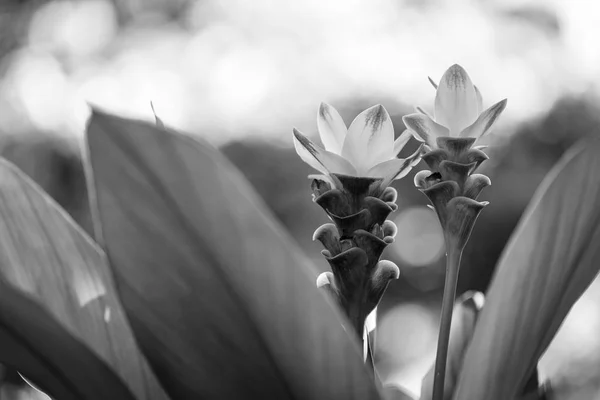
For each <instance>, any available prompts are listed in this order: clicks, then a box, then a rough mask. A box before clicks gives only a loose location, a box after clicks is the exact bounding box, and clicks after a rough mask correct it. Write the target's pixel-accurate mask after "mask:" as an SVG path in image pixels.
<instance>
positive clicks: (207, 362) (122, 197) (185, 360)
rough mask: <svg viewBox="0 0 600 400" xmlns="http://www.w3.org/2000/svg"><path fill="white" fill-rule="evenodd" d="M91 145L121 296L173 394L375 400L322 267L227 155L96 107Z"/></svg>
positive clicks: (185, 396) (142, 342)
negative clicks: (325, 289) (319, 284)
mask: <svg viewBox="0 0 600 400" xmlns="http://www.w3.org/2000/svg"><path fill="white" fill-rule="evenodd" d="M88 142H89V150H90V160H91V167H92V171H93V178H94V182H95V188H96V197H97V205H98V210H99V219H100V221H101V223H102V237H103V241H104V243H105V246H106V249H107V254H108V256H109V259H110V263H111V265H112V267H113V270H114V272H115V275H116V279H117V283H118V285H117V286H118V288H119V292H120V295H121V299H122V300H123V305H124V307H125V309H126V310H127V313H128V316H129V318H130V320H131V322H132V326H133V328H134V331H135V334H136V336H137V338H138V341H139V343H140V345H141V346H142V348H143V351H144V353H145V354H146V355H147V357H148V359H149V360H150V362H151V364H152V366H153V368H154V369H155V371H156V372H157V376H158V377H159V379H160V380H161V382H162V383H163V386H164V387H165V389H166V390H167V391H168V392H169V393H170V394H171V395H172V397H173V398H176V399H194V398H205V399H236V398H256V399H267V398H269V399H271V398H272V399H292V398H293V399H328V400H332V399H375V398H378V394H377V390H376V388H375V386H374V384H373V382H372V378H370V377H369V376H368V374H367V370H366V368H365V366H364V365H363V364H362V360H361V352H360V348H359V346H358V338H357V337H355V336H351V335H352V333H349V332H344V330H343V329H342V327H341V324H342V323H343V322H344V320H343V319H342V317H341V315H340V314H339V312H338V310H337V309H335V308H334V307H333V306H332V305H331V303H330V302H329V300H328V299H326V298H325V296H324V294H323V293H322V292H321V291H319V290H318V289H317V288H316V285H315V280H316V276H317V274H316V271H314V270H313V269H312V268H311V266H310V264H309V261H308V260H307V259H306V258H305V257H304V256H303V255H302V253H301V252H300V250H299V249H298V248H297V247H296V246H295V245H294V244H293V243H292V242H291V240H290V238H289V237H288V235H287V234H286V233H285V232H284V230H283V229H282V228H281V226H280V225H279V224H277V223H276V222H275V221H274V219H273V217H272V215H271V214H270V213H269V212H268V211H267V210H266V207H265V206H264V204H263V203H262V201H261V200H260V199H259V198H258V196H257V195H256V193H255V192H254V191H253V190H252V189H251V188H250V186H249V184H248V183H247V182H246V181H245V180H244V179H243V178H242V176H241V174H240V173H239V172H238V171H237V170H235V169H234V167H232V166H231V164H230V163H229V162H227V161H226V160H225V159H224V157H222V156H221V155H220V154H219V153H218V152H217V151H216V150H214V149H213V148H211V147H210V146H208V145H207V144H205V143H204V142H201V141H197V140H194V139H191V138H189V137H186V136H183V135H180V134H178V133H174V132H167V131H165V130H163V129H160V128H157V127H155V126H152V125H149V124H144V123H141V122H135V121H131V120H125V119H120V118H116V117H112V116H109V115H106V114H102V113H99V112H94V113H93V115H92V118H91V121H90V123H89V127H88ZM272 187H273V190H277V182H273V186H272Z"/></svg>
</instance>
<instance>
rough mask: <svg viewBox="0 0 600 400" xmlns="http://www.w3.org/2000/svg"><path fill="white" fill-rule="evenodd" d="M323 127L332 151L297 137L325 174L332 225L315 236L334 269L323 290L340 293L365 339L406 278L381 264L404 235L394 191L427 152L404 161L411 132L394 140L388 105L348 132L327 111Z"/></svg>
mask: <svg viewBox="0 0 600 400" xmlns="http://www.w3.org/2000/svg"><path fill="white" fill-rule="evenodd" d="M317 121H318V128H319V133H320V136H321V140H322V142H323V143H324V145H325V149H322V148H320V147H318V146H317V145H315V144H314V143H312V142H311V141H310V140H309V139H308V138H306V137H305V136H304V135H302V133H300V132H299V131H298V130H294V144H295V147H296V151H297V152H298V154H299V155H300V157H301V158H302V159H303V160H304V161H305V162H306V163H308V164H309V165H311V166H312V167H314V168H315V169H317V170H318V171H320V172H321V173H322V175H311V176H310V177H311V178H313V183H312V188H313V198H314V201H315V202H316V203H317V204H318V205H320V206H321V207H322V208H323V209H324V210H325V212H326V213H327V215H328V216H329V218H330V219H331V220H332V223H328V224H325V225H323V226H321V227H319V228H318V229H317V230H316V232H315V234H314V240H319V241H320V242H321V243H322V244H323V246H324V247H325V250H323V255H324V256H325V258H326V259H327V261H328V262H329V264H330V266H331V270H332V272H325V273H323V274H322V275H321V276H319V278H318V279H317V285H318V286H319V287H323V288H326V289H328V290H329V291H330V292H331V293H332V294H333V296H334V297H335V298H336V299H337V301H338V302H339V304H340V306H341V308H342V309H343V310H344V311H345V312H346V315H347V316H348V318H349V319H350V322H351V323H352V325H353V327H354V329H355V330H356V332H357V334H359V336H361V337H362V332H363V328H364V322H365V319H366V317H367V315H368V314H370V313H371V312H372V311H373V309H374V308H375V307H376V306H377V304H378V303H379V300H380V299H381V296H382V295H383V292H384V291H385V289H386V287H387V285H388V283H389V281H390V279H394V278H397V277H398V274H399V270H398V267H397V266H396V265H395V264H394V263H392V262H390V261H379V259H380V257H381V254H382V252H383V250H384V248H385V247H386V246H387V245H388V244H389V243H392V242H393V240H394V236H395V234H396V225H395V224H394V223H393V222H392V221H388V220H386V219H387V217H388V215H389V214H390V213H391V212H392V211H394V210H396V209H397V206H396V204H395V201H396V197H397V192H396V190H395V189H394V188H392V187H389V184H390V183H391V182H392V181H393V180H394V179H399V178H402V177H404V176H405V175H406V174H407V173H408V172H409V171H410V170H411V168H412V167H413V166H414V165H416V164H417V163H418V162H419V161H420V150H418V151H417V152H415V153H414V154H413V155H411V156H410V157H408V158H407V159H402V158H397V155H398V153H399V152H400V151H401V150H402V148H403V147H404V145H405V144H406V143H407V141H408V140H409V139H410V137H411V133H410V132H409V131H405V132H404V133H403V134H402V135H400V137H399V138H398V139H396V140H395V141H394V128H393V125H392V121H391V119H390V116H389V114H388V113H387V111H386V110H385V108H383V107H382V106H380V105H378V106H374V107H371V108H369V109H367V110H365V111H364V112H362V113H361V114H359V115H358V116H357V117H356V118H355V120H354V121H353V122H352V124H351V125H350V127H349V128H348V129H347V128H346V125H345V124H344V121H343V120H342V118H341V116H340V115H339V114H338V112H337V111H336V110H335V109H334V108H333V107H331V106H329V105H327V104H321V107H320V108H319V112H318V119H317Z"/></svg>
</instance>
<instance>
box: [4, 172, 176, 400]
mask: <svg viewBox="0 0 600 400" xmlns="http://www.w3.org/2000/svg"><path fill="white" fill-rule="evenodd" d="M0 276H1V279H2V280H3V281H5V282H6V283H7V284H9V285H13V286H15V287H16V288H18V289H19V290H20V291H23V292H26V293H27V294H29V295H30V296H32V297H33V298H34V299H36V300H37V301H39V302H40V303H42V304H43V305H44V307H45V308H46V309H47V310H48V312H49V314H50V315H51V316H52V317H54V318H55V319H56V320H57V321H58V322H60V323H61V324H62V325H63V326H64V327H65V329H66V330H67V331H68V332H70V334H71V335H73V336H74V337H75V338H78V339H79V340H81V341H82V342H83V343H85V344H87V345H88V346H89V348H91V349H92V350H93V351H94V353H95V354H97V355H98V356H99V357H100V358H101V359H102V360H103V361H104V362H106V363H107V364H108V365H110V366H111V367H112V368H113V369H114V370H115V372H116V373H117V374H118V375H119V376H120V377H121V378H122V379H123V381H125V382H126V383H127V385H128V386H129V387H130V389H131V391H132V392H133V393H134V394H135V395H136V397H137V398H139V399H152V400H162V399H166V395H165V394H164V392H163V391H162V389H161V388H160V386H159V384H158V382H157V381H156V379H155V378H154V377H153V376H152V373H151V371H150V369H149V367H148V365H147V362H146V361H145V359H144V358H143V356H142V355H141V353H140V352H139V349H138V348H137V345H136V343H135V340H134V337H133V334H132V332H131V328H130V327H129V325H128V323H127V321H126V319H125V315H124V313H123V310H122V308H121V305H120V304H119V301H118V300H117V298H116V296H115V290H114V288H113V284H112V278H111V276H110V270H109V268H108V265H107V263H106V257H105V256H104V254H103V253H102V252H101V251H100V250H99V249H98V247H97V246H96V245H95V244H94V243H93V242H92V241H91V240H90V239H89V237H87V236H86V234H85V233H84V232H83V231H82V230H81V229H80V228H79V227H78V226H77V225H76V224H75V223H74V222H73V221H72V220H71V219H70V217H69V216H68V215H67V214H66V213H65V212H64V211H63V210H62V209H60V208H59V207H58V206H57V205H56V203H55V202H54V201H53V200H52V199H50V197H49V196H47V195H46V194H45V193H43V192H42V191H41V189H39V187H38V186H37V185H36V184H35V183H33V182H32V181H31V180H30V179H29V178H27V177H26V176H25V175H24V174H23V173H22V172H21V171H19V170H18V169H17V168H15V167H14V166H12V164H10V163H8V162H7V161H4V160H2V161H0ZM12 306H13V307H15V310H16V311H18V310H19V307H20V305H19V304H18V303H16V304H14V305H12ZM32 327H33V325H32ZM27 334H32V335H33V334H34V333H33V332H27ZM37 335H38V340H40V341H44V340H46V338H45V336H44V335H45V333H44V332H37ZM59 350H60V349H59ZM65 351H66V350H65ZM0 358H1V355H0ZM0 361H1V360H0Z"/></svg>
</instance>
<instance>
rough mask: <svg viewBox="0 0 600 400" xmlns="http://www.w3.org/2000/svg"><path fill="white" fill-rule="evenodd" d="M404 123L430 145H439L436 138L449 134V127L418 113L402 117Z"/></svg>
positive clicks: (416, 135)
mask: <svg viewBox="0 0 600 400" xmlns="http://www.w3.org/2000/svg"><path fill="white" fill-rule="evenodd" d="M402 120H403V121H404V125H406V127H407V128H408V129H409V130H410V131H411V132H412V133H413V135H414V137H415V139H417V140H419V141H421V142H425V143H427V144H428V145H429V146H430V147H432V148H435V147H437V144H436V138H438V137H440V136H448V135H449V134H450V132H449V131H448V128H446V127H445V126H442V125H440V124H438V123H437V122H435V121H434V120H433V119H431V117H429V116H427V115H425V114H421V113H416V114H409V115H405V116H404V117H402Z"/></svg>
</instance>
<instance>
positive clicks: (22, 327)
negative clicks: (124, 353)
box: [0, 281, 135, 400]
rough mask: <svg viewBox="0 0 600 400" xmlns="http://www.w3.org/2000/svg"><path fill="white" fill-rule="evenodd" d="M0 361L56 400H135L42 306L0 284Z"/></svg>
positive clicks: (12, 288) (123, 385)
mask: <svg viewBox="0 0 600 400" xmlns="http://www.w3.org/2000/svg"><path fill="white" fill-rule="evenodd" d="M0 282H1V281H0ZM0 361H2V363H3V364H5V365H7V366H9V367H11V368H15V369H17V370H19V371H20V372H21V373H23V374H25V375H26V376H27V377H28V378H30V379H31V380H33V381H35V383H36V384H37V385H39V386H40V387H41V388H42V390H44V391H45V392H46V393H48V394H49V395H50V396H52V397H54V398H56V399H60V400H104V399H115V400H134V399H135V398H134V397H133V395H132V394H131V392H130V391H129V389H128V388H127V387H126V386H125V384H124V383H123V382H122V381H121V380H120V379H119V378H118V377H117V376H116V375H115V374H114V372H113V371H112V370H111V369H110V368H109V367H108V366H107V365H106V364H105V363H104V362H102V361H101V360H100V359H99V358H98V357H97V356H96V355H95V354H94V353H93V352H92V351H91V350H90V349H89V348H87V347H86V346H85V345H84V344H83V343H81V342H80V341H79V340H77V339H76V338H74V337H73V336H72V335H71V334H70V333H69V332H68V331H67V330H66V329H65V328H64V327H63V326H62V325H61V324H60V323H59V322H57V321H56V320H55V319H54V318H52V316H50V314H49V313H48V312H47V311H46V310H44V308H43V307H42V306H41V305H40V304H38V303H37V302H36V301H35V300H33V299H32V298H30V297H29V296H27V295H26V294H24V293H23V292H21V291H20V290H18V289H16V288H14V287H12V286H11V285H10V284H6V283H4V282H1V283H0Z"/></svg>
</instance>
